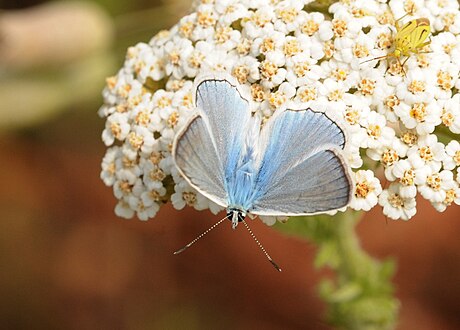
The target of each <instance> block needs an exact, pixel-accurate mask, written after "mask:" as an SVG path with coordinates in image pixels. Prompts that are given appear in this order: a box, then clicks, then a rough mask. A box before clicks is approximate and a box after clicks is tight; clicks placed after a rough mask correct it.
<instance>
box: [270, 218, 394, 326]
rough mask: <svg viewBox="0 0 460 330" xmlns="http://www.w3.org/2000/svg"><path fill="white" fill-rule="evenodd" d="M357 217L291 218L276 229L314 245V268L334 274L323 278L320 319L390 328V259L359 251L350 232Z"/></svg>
mask: <svg viewBox="0 0 460 330" xmlns="http://www.w3.org/2000/svg"><path fill="white" fill-rule="evenodd" d="M362 215H363V213H360V212H350V211H349V212H345V213H339V214H336V215H335V216H333V217H330V216H316V217H314V218H308V219H307V218H295V219H294V218H293V219H291V220H290V221H289V223H288V224H284V225H277V228H278V229H280V230H282V231H284V232H288V233H291V234H294V235H296V236H301V237H303V238H307V239H309V240H310V241H312V242H313V243H314V244H315V245H316V246H317V255H316V258H315V266H316V267H317V268H329V269H331V270H333V271H334V273H335V277H334V278H333V279H330V278H328V279H323V280H322V281H321V282H320V284H319V287H318V290H319V295H320V297H321V298H322V300H323V301H324V302H325V303H326V304H327V315H326V319H327V320H328V321H329V322H330V323H331V324H332V325H334V326H336V327H337V328H344V329H356V330H361V329H393V328H394V327H395V324H396V320H397V316H398V311H399V301H398V300H397V299H396V298H395V297H394V296H393V291H394V290H393V285H392V284H391V277H392V275H393V273H394V263H393V261H392V260H384V261H379V260H376V259H374V258H372V257H371V256H370V255H369V254H367V253H366V252H365V251H364V250H363V249H362V247H361V244H360V242H359V239H358V237H357V234H356V231H355V228H356V225H357V224H358V223H359V220H360V219H361V218H362Z"/></svg>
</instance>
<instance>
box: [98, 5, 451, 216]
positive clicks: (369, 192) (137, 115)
mask: <svg viewBox="0 0 460 330" xmlns="http://www.w3.org/2000/svg"><path fill="white" fill-rule="evenodd" d="M310 2H311V1H308V0H285V1H277V0H215V1H213V0H202V1H201V2H198V3H196V4H195V6H194V12H193V13H192V14H190V15H188V16H186V17H184V18H182V19H181V20H180V22H179V23H178V24H177V25H175V26H174V27H173V28H172V29H171V30H169V31H161V32H160V33H158V34H157V35H156V36H155V37H153V39H152V40H151V41H150V42H149V43H148V44H146V43H140V44H138V45H136V46H134V47H131V48H129V49H128V53H127V56H126V61H125V63H124V66H123V68H122V69H121V70H120V71H119V72H118V73H117V75H116V76H113V77H110V78H108V79H107V87H106V88H105V90H104V92H103V94H104V99H105V104H104V105H103V106H102V107H101V109H100V110H99V114H100V116H102V117H105V118H106V126H105V129H104V131H103V133H102V139H103V141H104V143H105V144H106V145H107V147H109V148H108V150H107V153H106V155H105V157H104V159H103V162H102V173H101V177H102V180H103V181H104V183H105V184H106V185H107V186H111V187H113V191H114V194H115V197H116V198H117V199H118V200H119V202H118V204H117V206H116V208H115V212H116V214H117V215H119V216H121V217H126V218H130V217H133V216H134V215H135V214H136V215H137V217H138V218H139V219H141V220H147V219H148V218H152V217H154V216H155V214H156V213H157V211H158V210H159V208H160V205H161V204H162V203H164V202H166V201H171V202H172V204H173V205H174V207H175V208H176V209H182V208H183V207H184V206H185V205H188V206H192V207H194V208H195V209H198V210H203V209H208V208H209V209H210V210H211V211H212V212H218V211H219V210H220V207H218V206H217V205H215V204H213V203H212V202H211V201H209V200H208V199H206V198H205V197H204V196H202V195H200V194H199V193H198V192H197V191H195V190H194V189H193V188H192V187H190V186H189V185H188V184H187V183H186V181H185V180H184V179H183V178H182V177H181V176H180V175H179V174H178V172H177V170H176V168H175V166H174V164H173V161H172V158H171V147H172V142H173V139H174V136H175V134H176V133H177V132H178V131H179V130H180V129H181V127H183V125H184V123H186V121H187V119H188V118H189V116H190V115H191V114H192V113H193V111H194V104H193V98H192V92H193V91H192V86H193V80H194V78H195V77H196V76H197V75H198V74H199V73H200V72H205V71H206V72H209V71H211V72H212V71H225V72H228V73H230V74H232V75H233V76H234V77H235V78H236V79H237V80H238V81H239V83H240V84H241V85H242V86H243V88H245V89H247V92H248V93H249V94H250V95H252V99H253V100H252V101H253V102H252V109H251V110H252V111H253V112H259V113H260V114H261V115H262V116H263V117H264V118H265V119H268V118H269V117H270V116H271V115H272V114H273V112H274V111H279V110H282V109H284V108H290V107H293V108H299V107H304V108H307V107H311V108H312V109H314V110H316V111H318V110H319V111H325V112H326V113H327V114H328V115H330V116H331V117H332V118H337V119H338V120H341V121H342V122H343V123H344V128H345V129H346V130H347V134H348V136H349V143H348V147H347V149H346V150H345V157H346V158H347V159H348V163H349V164H350V166H351V167H352V168H353V169H354V172H353V173H354V181H355V187H354V189H355V190H354V199H353V201H352V202H351V204H350V207H351V208H353V209H355V210H365V211H368V210H370V209H371V208H372V207H374V206H375V205H377V204H380V205H381V206H382V207H383V213H384V214H385V215H387V216H388V217H390V218H392V219H404V220H407V219H409V218H411V217H412V216H414V215H415V213H416V196H417V195H418V194H419V195H421V196H422V197H423V198H425V199H427V200H429V201H430V202H431V203H432V205H433V206H434V207H435V208H436V209H437V210H438V211H443V210H445V209H446V207H447V206H449V205H451V204H452V203H456V204H460V188H459V182H460V175H459V174H458V171H459V166H460V144H459V142H458V141H457V139H458V135H457V134H460V95H459V94H458V90H459V88H460V80H459V72H460V12H459V4H458V2H457V1H456V0H425V1H423V0H405V1H401V0H394V1H388V2H386V1H382V0H380V1H375V0H355V1H353V0H347V1H340V2H337V3H334V4H332V5H331V6H330V7H329V10H328V11H329V14H328V15H327V16H325V15H324V14H322V13H319V12H308V4H309V3H310ZM406 14H408V15H407V16H406V17H405V18H404V19H403V20H402V22H403V23H405V22H407V21H408V20H411V19H414V18H421V17H423V18H427V19H429V21H430V24H431V31H432V35H431V43H430V44H429V45H428V46H426V47H425V49H424V51H420V52H418V53H417V54H413V55H411V56H410V58H409V59H408V61H407V62H406V64H405V68H404V70H403V69H402V68H401V66H400V62H398V61H397V60H395V59H394V60H392V59H389V60H388V61H387V60H381V61H378V60H375V61H370V62H367V63H363V62H364V61H366V60H368V59H372V58H374V57H378V56H383V55H386V54H389V53H391V51H392V49H394V37H395V29H394V26H395V21H396V19H397V18H400V17H403V16H404V15H406ZM306 142H307V141H306ZM301 179H302V178H299V180H301ZM385 187H386V188H385ZM266 222H267V223H273V221H272V220H267V219H266Z"/></svg>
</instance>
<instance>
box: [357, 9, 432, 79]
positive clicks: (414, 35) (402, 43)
mask: <svg viewBox="0 0 460 330" xmlns="http://www.w3.org/2000/svg"><path fill="white" fill-rule="evenodd" d="M407 15H408V14H406V15H404V16H403V17H401V18H399V19H398V20H397V21H396V22H395V23H396V26H395V27H396V36H395V38H394V50H393V52H392V53H390V54H387V55H385V56H380V57H375V58H372V59H370V60H367V61H364V62H362V63H366V62H370V61H373V60H381V59H384V58H386V59H387V61H388V59H389V58H390V57H394V58H396V60H397V61H398V63H399V65H400V66H401V69H402V71H403V72H404V74H405V71H404V64H406V62H407V60H408V59H409V57H410V55H411V54H419V53H421V52H420V50H421V49H422V48H423V47H425V46H426V45H429V44H430V43H431V40H430V39H429V35H430V33H431V27H430V20H429V19H428V18H417V19H413V20H411V21H409V22H407V23H406V24H404V25H402V26H401V25H400V24H399V21H400V20H402V19H403V18H404V17H406V16H407ZM427 39H428V40H427ZM403 56H406V57H407V58H406V59H405V60H404V61H403V62H402V63H401V61H400V58H401V57H403ZM362 63H361V64H362ZM388 67H389V66H388ZM387 70H388V69H387Z"/></svg>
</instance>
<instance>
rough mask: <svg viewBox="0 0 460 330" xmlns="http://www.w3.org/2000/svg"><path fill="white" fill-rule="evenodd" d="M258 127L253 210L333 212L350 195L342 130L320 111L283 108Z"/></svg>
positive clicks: (346, 202)
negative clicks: (257, 155) (258, 154)
mask: <svg viewBox="0 0 460 330" xmlns="http://www.w3.org/2000/svg"><path fill="white" fill-rule="evenodd" d="M270 121H271V122H269V123H268V124H267V126H266V127H265V128H264V129H263V131H262V141H264V142H262V145H261V150H264V152H262V154H263V156H261V159H260V164H259V172H258V177H257V183H256V186H255V189H254V199H253V203H252V209H251V210H249V211H250V212H251V213H254V214H259V215H278V216H282V215H291V216H292V215H309V214H315V213H321V212H327V211H332V210H336V209H339V208H342V207H344V206H346V205H347V204H348V203H349V202H350V199H351V191H352V181H351V176H350V174H349V168H348V166H347V165H346V163H345V161H344V159H343V157H342V156H341V149H343V147H344V146H345V135H344V132H343V130H342V129H341V128H340V127H339V126H338V125H337V124H336V123H335V122H334V121H333V120H331V119H330V118H329V117H327V116H326V115H325V114H324V113H321V112H315V111H313V110H311V109H307V110H299V111H294V110H286V111H283V112H281V113H279V114H278V115H277V116H274V117H273V118H272V119H271V120H270Z"/></svg>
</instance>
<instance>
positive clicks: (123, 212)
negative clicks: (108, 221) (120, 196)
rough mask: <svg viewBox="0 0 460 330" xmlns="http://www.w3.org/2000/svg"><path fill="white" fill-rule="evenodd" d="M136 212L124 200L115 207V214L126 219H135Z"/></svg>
mask: <svg viewBox="0 0 460 330" xmlns="http://www.w3.org/2000/svg"><path fill="white" fill-rule="evenodd" d="M134 213H135V211H134V210H133V209H132V208H131V207H130V206H129V204H128V203H127V202H125V201H124V200H120V201H119V202H118V203H117V205H116V206H115V214H116V215H117V216H118V217H120V218H124V219H131V218H132V217H134Z"/></svg>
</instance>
